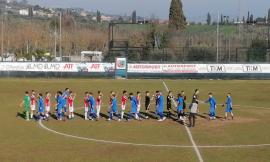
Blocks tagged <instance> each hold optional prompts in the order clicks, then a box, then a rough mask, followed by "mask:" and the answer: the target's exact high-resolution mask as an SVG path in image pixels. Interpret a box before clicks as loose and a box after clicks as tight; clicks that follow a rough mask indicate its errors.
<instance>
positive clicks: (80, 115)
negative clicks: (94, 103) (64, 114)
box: [74, 112, 84, 119]
mask: <svg viewBox="0 0 270 162" xmlns="http://www.w3.org/2000/svg"><path fill="white" fill-rule="evenodd" d="M74 115H76V116H78V117H80V118H82V119H84V115H82V114H79V113H77V112H74Z"/></svg>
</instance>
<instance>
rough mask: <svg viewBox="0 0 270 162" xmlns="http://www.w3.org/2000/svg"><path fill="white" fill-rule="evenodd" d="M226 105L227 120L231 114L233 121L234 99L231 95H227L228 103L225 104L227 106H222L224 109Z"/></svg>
mask: <svg viewBox="0 0 270 162" xmlns="http://www.w3.org/2000/svg"><path fill="white" fill-rule="evenodd" d="M225 105H226V109H225V119H227V118H228V113H230V114H231V117H232V120H233V112H232V109H233V106H232V97H231V93H228V94H227V99H226V102H225V104H223V105H222V106H223V107H224V106H225Z"/></svg>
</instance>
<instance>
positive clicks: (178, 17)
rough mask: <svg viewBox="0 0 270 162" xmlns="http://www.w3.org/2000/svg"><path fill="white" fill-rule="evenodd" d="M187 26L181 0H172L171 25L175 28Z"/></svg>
mask: <svg viewBox="0 0 270 162" xmlns="http://www.w3.org/2000/svg"><path fill="white" fill-rule="evenodd" d="M185 26H186V17H185V15H184V12H183V6H182V2H181V0H172V1H171V6H170V15H169V27H170V28H171V29H173V30H181V29H184V28H185Z"/></svg>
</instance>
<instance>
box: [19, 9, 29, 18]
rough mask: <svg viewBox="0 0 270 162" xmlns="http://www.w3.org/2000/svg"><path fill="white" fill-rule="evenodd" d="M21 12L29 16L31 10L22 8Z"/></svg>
mask: <svg viewBox="0 0 270 162" xmlns="http://www.w3.org/2000/svg"><path fill="white" fill-rule="evenodd" d="M19 14H20V15H23V16H28V15H29V10H28V9H21V10H19Z"/></svg>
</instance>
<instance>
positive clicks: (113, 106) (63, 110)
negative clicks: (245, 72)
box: [21, 88, 233, 127]
mask: <svg viewBox="0 0 270 162" xmlns="http://www.w3.org/2000/svg"><path fill="white" fill-rule="evenodd" d="M198 94H199V90H198V89H196V90H195V92H194V94H193V96H192V102H191V104H190V105H189V113H188V114H187V112H186V105H187V104H186V100H187V97H186V96H185V92H184V91H181V93H179V94H178V95H177V97H174V96H173V94H172V92H171V91H170V92H169V93H168V95H167V110H168V112H167V117H169V118H171V117H172V115H173V113H172V107H173V106H172V104H174V106H175V107H176V111H177V119H178V121H182V122H184V121H185V118H186V116H188V118H189V124H190V126H191V127H194V126H195V119H196V115H197V113H198V105H199V103H209V105H210V107H209V119H210V120H214V119H216V108H217V103H216V100H215V98H214V97H213V94H212V93H209V97H208V99H207V100H206V101H200V100H199V97H198ZM75 98H76V94H75V93H73V92H72V91H70V89H69V88H66V89H65V90H64V91H63V92H62V91H58V92H57V93H56V95H55V100H56V109H55V116H56V118H57V120H65V119H66V118H68V119H74V100H75ZM128 100H129V101H130V111H129V113H128V115H127V118H126V119H127V121H129V120H131V119H136V120H142V119H148V118H149V116H148V115H150V114H151V112H150V105H151V100H155V114H156V115H157V116H158V121H164V120H165V119H166V116H165V114H164V97H163V94H162V92H161V91H156V92H155V94H154V95H152V96H151V95H150V92H149V91H146V92H145V105H144V106H145V113H141V93H140V92H137V93H136V95H134V94H133V93H129V95H128V93H127V91H123V93H122V96H121V109H120V113H118V102H117V95H116V93H115V92H111V93H110V96H109V106H108V116H109V117H108V119H107V120H108V121H111V120H112V119H113V118H114V116H115V117H117V119H118V121H122V120H123V119H124V115H125V111H126V107H127V101H128ZM102 101H103V94H102V92H101V91H98V94H97V97H96V98H95V97H94V96H93V93H91V92H85V95H84V119H85V120H99V119H100V117H101V115H100V112H101V107H102V105H103V102H102ZM225 104H226V110H225V118H227V117H228V113H230V114H231V117H232V119H233V113H232V98H231V94H230V93H228V94H227V99H226V102H225ZM225 104H223V105H222V106H225ZM23 105H24V113H25V119H26V120H30V119H33V118H35V119H36V120H49V116H50V115H52V114H51V94H50V93H49V92H46V94H45V99H43V94H42V93H38V95H36V92H35V91H34V90H32V92H31V94H29V92H28V91H27V92H25V96H24V99H23V101H22V103H21V106H23ZM36 107H38V111H37V112H36Z"/></svg>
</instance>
